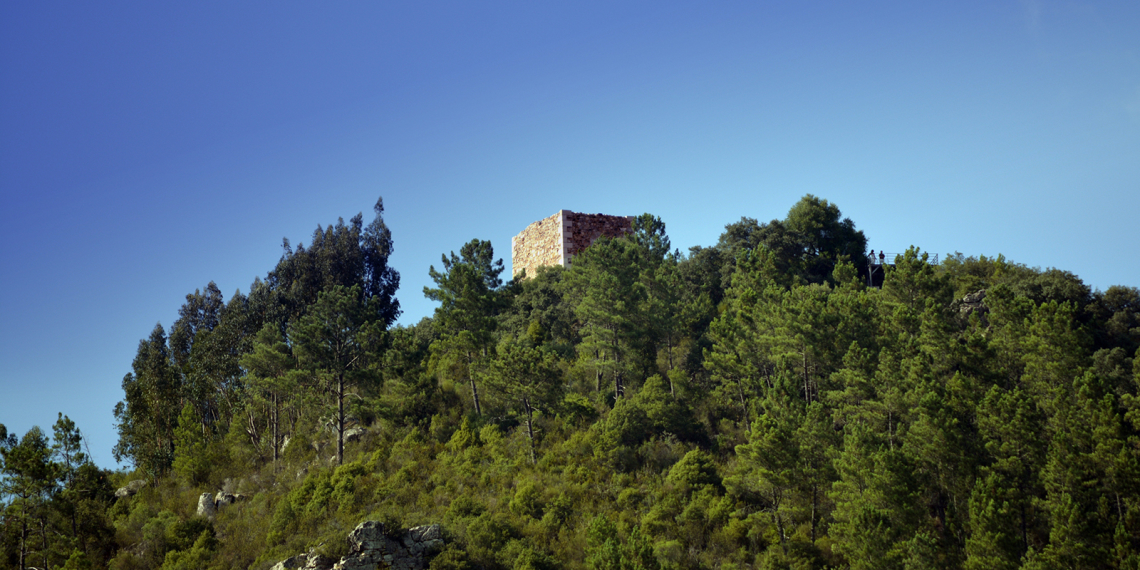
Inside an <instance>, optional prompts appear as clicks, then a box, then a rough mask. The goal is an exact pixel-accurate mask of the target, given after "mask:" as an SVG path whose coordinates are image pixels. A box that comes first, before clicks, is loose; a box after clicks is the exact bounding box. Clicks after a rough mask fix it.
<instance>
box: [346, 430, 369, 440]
mask: <svg viewBox="0 0 1140 570" xmlns="http://www.w3.org/2000/svg"><path fill="white" fill-rule="evenodd" d="M366 431H367V430H365V429H364V428H362V427H360V426H357V427H352V428H348V429H346V430H344V440H345V441H359V440H360V438H361V437H363V436H364V434H365V433H366Z"/></svg>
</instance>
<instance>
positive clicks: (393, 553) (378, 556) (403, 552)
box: [273, 521, 443, 570]
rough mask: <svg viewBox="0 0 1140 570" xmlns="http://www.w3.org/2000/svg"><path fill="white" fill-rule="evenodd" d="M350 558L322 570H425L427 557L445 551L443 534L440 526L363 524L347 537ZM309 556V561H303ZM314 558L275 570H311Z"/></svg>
mask: <svg viewBox="0 0 1140 570" xmlns="http://www.w3.org/2000/svg"><path fill="white" fill-rule="evenodd" d="M348 547H349V554H348V556H345V557H344V558H341V559H340V560H339V561H338V562H337V563H336V564H331V561H330V565H329V566H326V567H323V568H322V570H324V569H327V568H332V569H333V570H373V569H374V568H376V567H377V565H381V566H386V567H388V568H391V569H392V570H423V569H424V568H427V556H428V555H430V554H432V553H434V552H438V551H439V550H440V549H441V548H443V534H442V533H441V532H440V529H439V525H437V524H433V525H426V526H417V527H415V528H411V529H408V530H397V531H394V532H393V531H392V530H391V529H387V528H385V527H384V524H383V523H380V522H377V521H364V522H362V523H360V524H359V525H357V527H356V528H354V529H353V530H352V532H350V533H349V534H348ZM305 556H309V558H304V557H305ZM311 556H313V555H297V556H294V557H293V558H289V559H287V560H282V561H281V562H278V563H277V565H276V566H274V567H273V570H292V569H294V568H297V569H301V570H311V569H316V568H319V567H318V566H313V565H310V563H311Z"/></svg>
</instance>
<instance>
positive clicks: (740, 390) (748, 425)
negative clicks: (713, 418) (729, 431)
mask: <svg viewBox="0 0 1140 570" xmlns="http://www.w3.org/2000/svg"><path fill="white" fill-rule="evenodd" d="M736 391H737V393H738V394H739V395H740V411H741V414H742V415H743V416H744V431H745V432H746V433H749V434H751V433H752V422H750V421H748V405H747V404H745V403H744V388H743V387H742V386H741V385H740V383H739V382H737V383H736Z"/></svg>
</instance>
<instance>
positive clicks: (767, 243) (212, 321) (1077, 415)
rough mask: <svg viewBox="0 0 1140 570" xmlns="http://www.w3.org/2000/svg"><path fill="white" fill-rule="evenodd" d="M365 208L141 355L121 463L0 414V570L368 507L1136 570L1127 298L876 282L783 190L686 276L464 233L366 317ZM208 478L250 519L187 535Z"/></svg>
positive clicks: (777, 560) (754, 559)
mask: <svg viewBox="0 0 1140 570" xmlns="http://www.w3.org/2000/svg"><path fill="white" fill-rule="evenodd" d="M381 211H382V209H381V208H380V204H378V205H377V219H376V221H375V222H373V224H372V225H370V226H368V228H365V227H364V225H363V223H362V221H361V220H360V216H357V217H356V218H354V219H353V220H352V221H351V222H350V223H348V224H345V223H344V222H339V223H337V224H335V225H333V226H329V227H328V228H320V229H318V231H317V232H316V233H315V234H314V236H313V242H312V243H311V244H310V246H309V247H308V248H305V247H303V246H298V247H297V248H296V249H293V248H289V247H286V251H285V255H284V256H283V257H282V260H281V261H280V262H279V263H278V264H277V266H276V267H275V268H274V270H273V271H271V272H270V273H269V274H268V275H267V276H266V279H265V280H264V281H262V280H257V281H255V283H254V285H253V287H251V289H250V294H249V296H248V297H246V296H243V295H241V294H240V293H238V294H235V295H234V296H233V297H231V298H230V299H229V300H228V301H225V302H224V299H223V298H222V296H221V293H220V291H218V289H217V287H216V286H215V285H213V284H210V285H207V287H206V288H205V289H203V290H198V291H195V292H194V293H193V294H191V295H188V296H187V298H186V303H185V304H184V305H183V307H182V309H181V310H180V311H179V318H178V320H177V321H176V322H175V324H174V326H173V327H172V328H171V333H170V337H169V338H167V337H166V334H165V331H164V330H163V329H162V328H161V327H156V328H155V330H154V331H153V332H152V334H151V335H150V337H148V338H147V339H145V340H143V341H142V342H141V343H140V346H139V350H138V353H137V356H136V358H135V360H134V362H133V363H132V364H133V365H132V371H131V374H129V375H127V377H126V379H125V380H124V384H123V388H124V397H123V402H121V403H120V404H119V406H117V408H116V421H117V422H118V429H119V433H120V440H119V444H118V445H117V446H116V454H117V456H118V457H120V458H122V459H124V460H126V461H128V462H129V463H130V464H131V465H132V470H131V471H129V472H120V473H108V472H105V471H102V470H99V469H98V468H97V467H95V466H94V465H91V464H90V463H89V461H88V459H87V457H86V454H85V453H84V449H83V446H82V438H81V436H80V434H79V431H78V429H77V428H76V426H75V425H74V423H73V422H71V421H70V419H68V418H67V417H66V416H63V415H62V414H61V415H60V416H59V417H58V420H57V421H56V424H55V425H54V426H53V430H52V434H53V436H54V437H53V438H52V439H51V440H50V441H49V438H48V436H47V435H46V434H45V433H44V432H43V431H42V430H39V429H38V428H36V429H34V430H31V431H29V432H28V434H26V435H25V436H24V437H23V438H17V437H15V435H14V434H8V433H7V430H6V429H3V426H0V457H3V460H4V462H3V465H2V466H0V467H2V470H0V474H2V479H0V489H2V490H3V493H4V494H3V496H2V498H0V499H2V500H0V507H2V509H3V518H2V519H0V521H2V527H3V528H2V532H0V552H2V557H0V567H20V566H21V565H22V566H24V567H28V566H35V567H52V568H58V567H68V568H85V567H91V568H124V569H125V568H138V569H144V568H145V569H156V568H163V567H165V568H267V567H269V566H271V565H273V564H274V563H276V562H278V561H280V560H283V559H285V558H287V557H290V556H293V555H296V554H298V553H300V552H308V551H313V552H319V553H323V554H325V555H328V556H332V557H339V556H342V555H344V554H346V553H347V550H348V545H347V544H346V542H345V540H344V537H345V535H346V534H347V533H348V532H349V531H351V529H352V528H354V527H355V526H356V525H357V524H359V523H360V522H361V521H362V520H379V521H382V522H384V524H385V525H386V528H388V529H389V530H390V532H391V533H392V535H393V536H394V537H395V536H398V535H399V533H400V532H402V530H403V529H405V528H407V527H411V526H415V525H420V524H428V523H438V524H441V525H442V528H443V533H444V539H445V546H444V547H443V549H442V550H441V551H439V552H437V553H433V555H432V556H430V561H429V566H430V567H432V568H485V569H489V570H499V569H506V568H540V569H552V568H568V569H581V568H591V569H602V568H607V569H610V568H612V569H620V570H630V569H634V568H667V569H670V570H673V569H678V570H680V569H698V568H738V569H760V568H818V569H822V568H875V569H879V568H898V569H910V568H963V569H977V568H1026V569H1032V568H1061V567H1066V568H1136V567H1137V566H1138V563H1137V561H1138V560H1140V484H1138V483H1137V482H1138V481H1140V452H1138V451H1137V450H1138V449H1140V332H1138V331H1140V317H1138V316H1137V315H1140V309H1138V306H1140V301H1138V300H1140V296H1138V295H1137V293H1136V290H1135V289H1134V288H1128V287H1113V288H1110V289H1109V290H1108V291H1104V292H1100V291H1090V290H1089V288H1088V287H1087V286H1085V285H1084V284H1083V283H1082V282H1081V281H1080V280H1079V279H1077V278H1076V277H1075V276H1073V275H1072V274H1069V273H1066V272H1064V271H1060V270H1055V269H1048V270H1044V271H1042V270H1038V269H1032V268H1028V267H1025V266H1022V265H1018V264H1015V263H1012V262H1009V261H1007V260H1005V259H1004V258H1003V257H1001V256H998V257H996V258H986V257H979V258H967V257H965V256H962V255H960V254H959V255H953V256H950V257H949V258H947V259H946V261H945V262H944V263H943V264H941V265H933V264H932V263H931V260H930V257H929V256H928V255H927V254H926V253H923V252H922V251H921V250H919V249H917V248H913V247H912V248H909V249H908V250H907V251H906V253H904V254H903V255H901V256H899V257H898V258H897V259H895V260H892V261H893V263H888V264H887V267H886V268H885V275H884V280H883V284H882V287H881V288H876V287H868V286H866V285H865V284H864V283H865V282H866V279H865V277H866V275H865V274H861V273H860V272H861V271H864V270H865V267H863V266H862V264H861V260H862V256H863V249H864V247H865V245H866V239H865V237H864V236H863V234H862V233H861V232H858V231H856V230H855V227H854V224H853V223H852V222H850V220H845V219H842V217H841V215H840V212H839V209H838V207H836V206H835V205H834V204H831V203H829V202H827V201H825V200H821V199H818V198H815V197H813V196H806V197H805V198H804V199H803V200H801V201H800V202H799V203H797V204H796V205H795V206H793V207H792V208H791V210H790V211H789V212H788V215H787V217H786V218H785V219H783V220H773V221H772V222H770V223H764V224H761V223H758V222H757V221H756V220H754V219H751V218H743V219H741V221H740V222H738V223H734V224H729V225H728V226H726V228H725V232H724V234H723V235H722V236H721V238H720V240H719V241H718V243H717V244H716V245H715V246H713V247H708V248H701V247H697V248H693V249H691V250H690V252H689V254H688V255H687V256H686V255H682V254H681V253H680V252H677V251H670V248H671V245H670V242H669V239H668V236H667V235H666V233H665V224H664V222H663V221H661V220H660V219H659V218H656V217H655V216H652V215H648V214H646V215H643V216H640V217H638V218H636V220H635V221H634V224H633V232H631V233H630V234H628V235H626V236H624V237H621V238H617V239H600V240H598V241H597V242H596V243H594V244H593V245H592V246H591V247H589V248H587V249H586V250H584V251H582V252H580V253H579V254H577V255H576V256H575V258H574V260H573V262H572V265H570V266H569V267H567V268H561V267H557V268H543V269H541V270H540V271H539V272H538V274H537V275H535V276H528V277H527V278H526V279H520V280H516V281H512V282H509V283H507V284H503V283H502V281H501V279H500V275H501V272H502V271H503V266H502V263H501V261H498V260H495V259H494V255H493V250H492V248H491V245H490V243H488V242H485V241H481V240H473V241H471V242H469V243H467V244H465V245H464V246H463V248H462V249H461V250H460V252H459V254H458V255H456V254H451V255H450V256H444V258H443V267H442V271H436V270H435V268H432V269H430V270H429V274H430V276H431V277H432V278H433V281H434V283H435V287H434V288H429V289H427V290H426V291H425V294H426V295H427V296H428V297H429V298H430V299H433V300H435V301H438V302H439V303H440V307H439V309H438V311H437V312H436V314H435V315H434V316H433V317H432V318H430V319H425V320H424V321H421V322H420V323H419V324H416V325H413V326H402V327H397V328H395V329H389V328H388V327H389V326H390V324H391V322H392V319H393V318H394V315H395V314H396V312H397V311H398V303H397V302H396V300H395V298H394V297H393V296H392V294H393V293H394V291H395V285H396V283H397V282H398V276H397V275H396V274H395V272H394V271H391V270H390V268H388V267H387V255H388V254H389V253H390V251H391V236H390V234H389V233H388V232H387V228H386V227H385V226H384V225H383V221H382V219H381V218H380V213H381ZM967 296H968V297H967ZM357 428H359V429H357ZM350 429H351V431H350ZM345 434H351V437H348V436H346V435H345ZM286 441H287V442H288V443H286ZM334 449H335V450H336V451H335V452H334ZM171 474H173V475H174V476H170V475H171ZM140 479H141V480H145V481H146V482H147V483H148V484H147V486H146V487H144V488H142V489H141V490H140V491H139V492H138V493H137V494H135V495H134V496H125V497H121V498H117V499H116V498H115V497H114V494H113V489H114V488H115V487H119V486H122V485H124V484H126V482H127V481H129V480H140ZM112 482H113V483H114V484H112ZM219 487H220V488H222V489H223V490H225V491H226V492H234V493H240V494H241V495H243V496H244V497H245V498H244V500H241V501H238V502H236V503H234V504H232V505H224V506H223V507H221V508H220V509H219V510H218V511H217V512H216V513H215V514H214V515H213V517H212V518H211V519H203V518H199V517H197V516H195V507H196V505H197V499H198V495H199V494H200V493H201V491H202V490H208V491H211V492H213V491H216V490H217V489H218V488H219ZM49 539H50V540H49Z"/></svg>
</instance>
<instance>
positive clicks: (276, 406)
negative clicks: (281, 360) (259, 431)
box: [273, 392, 281, 468]
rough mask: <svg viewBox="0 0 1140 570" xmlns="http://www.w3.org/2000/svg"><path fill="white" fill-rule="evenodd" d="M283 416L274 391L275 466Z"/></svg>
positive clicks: (275, 464) (274, 464)
mask: <svg viewBox="0 0 1140 570" xmlns="http://www.w3.org/2000/svg"><path fill="white" fill-rule="evenodd" d="M280 416H281V403H280V402H279V401H278V400H277V392H274V393H273V466H274V467H275V468H276V467H277V448H278V447H280V446H281V440H280V439H279V437H280V432H279V431H278V423H279V422H280Z"/></svg>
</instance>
